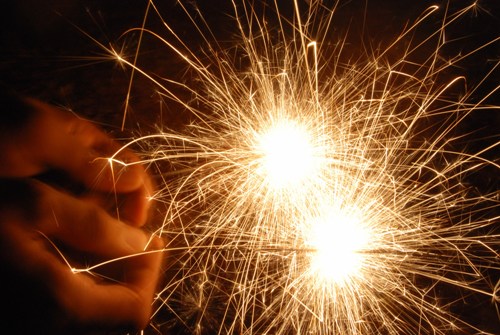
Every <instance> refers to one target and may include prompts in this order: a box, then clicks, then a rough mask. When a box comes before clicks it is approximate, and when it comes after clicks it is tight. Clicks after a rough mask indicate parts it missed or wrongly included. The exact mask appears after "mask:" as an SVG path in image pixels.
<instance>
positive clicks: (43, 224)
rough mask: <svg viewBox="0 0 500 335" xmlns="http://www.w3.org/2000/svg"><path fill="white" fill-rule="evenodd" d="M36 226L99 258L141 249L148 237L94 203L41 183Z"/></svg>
mask: <svg viewBox="0 0 500 335" xmlns="http://www.w3.org/2000/svg"><path fill="white" fill-rule="evenodd" d="M34 185H35V187H36V188H37V190H38V196H39V199H40V200H39V206H38V208H39V211H40V213H39V216H40V218H41V219H40V220H39V222H38V223H37V226H38V229H40V231H41V232H43V233H44V234H46V235H47V236H49V237H50V238H54V239H57V240H58V241H60V242H62V243H64V244H65V245H66V246H68V247H70V248H72V249H76V250H80V251H85V252H87V253H90V254H92V255H95V256H99V257H105V258H109V257H121V256H125V255H129V254H132V253H137V252H140V251H143V250H144V248H145V247H146V244H147V241H148V237H147V235H146V233H145V232H144V231H142V230H141V229H139V228H136V227H133V226H130V225H128V224H125V223H124V222H122V221H120V220H117V219H115V218H113V217H112V216H111V215H110V214H108V213H107V212H106V211H105V210H104V209H102V208H101V207H99V206H97V205H96V204H94V203H92V202H90V201H85V200H81V199H78V198H75V197H73V196H71V195H69V194H66V193H64V192H61V191H59V190H56V189H54V188H52V187H50V186H48V185H45V184H43V183H40V182H34Z"/></svg>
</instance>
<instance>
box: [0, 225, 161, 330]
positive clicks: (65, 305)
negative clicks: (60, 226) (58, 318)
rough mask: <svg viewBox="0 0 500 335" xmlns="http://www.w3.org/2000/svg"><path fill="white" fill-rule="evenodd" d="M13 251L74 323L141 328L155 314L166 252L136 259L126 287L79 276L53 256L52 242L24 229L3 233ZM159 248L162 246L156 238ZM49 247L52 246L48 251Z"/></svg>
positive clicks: (130, 265)
mask: <svg viewBox="0 0 500 335" xmlns="http://www.w3.org/2000/svg"><path fill="white" fill-rule="evenodd" d="M2 232H3V233H4V234H6V235H8V236H9V241H10V243H8V244H9V247H10V248H11V251H12V252H13V253H14V254H15V255H17V256H19V258H20V259H22V260H23V263H22V264H19V267H20V268H22V269H23V271H24V272H25V273H28V274H29V275H30V276H38V277H39V278H40V280H41V282H43V283H45V284H46V286H47V289H48V290H49V291H51V292H52V293H53V295H54V297H55V299H56V301H57V302H58V303H59V305H60V307H61V309H62V311H64V314H65V315H66V317H68V318H69V321H71V322H72V323H77V324H82V325H87V326H88V325H103V326H106V327H113V326H120V327H122V326H131V327H133V328H135V329H142V328H143V327H145V325H146V324H147V322H148V320H149V318H150V315H151V303H152V300H153V295H154V291H155V288H156V284H157V281H158V275H159V271H160V264H161V258H162V254H161V252H159V251H158V252H150V253H145V254H143V255H139V256H136V257H134V258H131V259H130V260H129V261H127V262H129V263H128V264H126V265H127V266H126V270H127V273H126V275H127V277H129V278H131V279H129V280H126V281H124V282H121V283H117V282H115V283H112V282H110V281H103V280H100V279H99V278H98V277H96V276H94V275H93V274H92V273H90V272H78V271H75V270H73V269H72V268H71V267H70V266H69V264H66V263H65V262H64V261H63V257H62V256H61V255H59V254H58V253H56V252H54V250H53V249H51V247H50V243H47V239H46V238H45V237H44V236H43V235H40V234H39V233H37V232H35V231H33V230H32V229H26V226H23V225H17V224H15V225H11V226H9V227H8V228H7V229H5V230H3V231H2ZM153 245H154V247H159V248H161V247H162V244H161V242H158V240H155V242H154V243H153ZM48 246H49V247H48Z"/></svg>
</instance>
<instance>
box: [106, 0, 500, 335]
mask: <svg viewBox="0 0 500 335" xmlns="http://www.w3.org/2000/svg"><path fill="white" fill-rule="evenodd" d="M179 6H181V8H182V9H183V10H184V11H185V13H186V15H187V18H188V19H189V20H190V22H191V23H192V24H193V29H194V30H195V31H197V32H198V33H199V34H200V37H201V39H202V41H204V42H205V43H206V48H205V49H203V50H204V51H203V50H202V52H200V51H199V50H198V48H197V47H196V46H190V45H189V43H188V42H186V41H184V40H183V38H182V37H181V35H180V34H178V33H177V32H176V31H175V29H173V28H172V27H171V26H170V25H169V23H168V22H166V21H165V20H163V18H162V14H161V11H160V9H159V8H158V7H157V6H156V4H155V2H154V1H150V2H149V6H148V10H147V12H146V16H145V19H144V23H143V26H142V27H141V28H139V29H138V30H139V31H140V33H141V39H142V38H144V36H146V35H148V36H152V37H154V38H156V39H157V40H159V41H160V42H162V43H163V44H164V45H165V47H166V49H167V50H170V51H172V52H173V53H174V54H176V55H177V56H178V57H179V58H180V59H182V60H183V61H184V62H185V64H186V66H187V67H188V68H189V71H190V73H192V75H193V76H195V80H194V84H192V83H184V82H180V81H176V80H175V78H174V79H171V78H170V79H166V80H164V79H161V76H158V75H155V74H152V73H148V72H147V71H145V70H143V69H141V68H140V67H138V66H137V64H138V63H137V59H134V60H133V61H129V60H127V59H126V57H123V56H118V54H117V53H116V52H115V51H114V50H113V49H107V50H108V52H109V53H110V55H114V57H115V58H116V59H117V60H119V61H120V62H121V63H123V64H126V65H128V66H130V67H131V68H132V70H133V71H134V73H135V74H136V75H137V74H142V75H143V76H145V77H146V78H148V79H149V80H150V81H151V82H152V83H154V84H155V85H157V87H158V92H159V93H160V95H161V96H162V97H164V98H165V99H170V100H172V101H174V102H175V103H178V104H180V105H181V106H182V107H183V108H184V109H185V113H189V114H190V115H191V116H193V121H192V122H191V123H190V124H189V125H188V126H187V127H186V128H184V129H182V130H181V131H178V132H174V131H164V130H159V131H158V132H157V133H155V134H151V135H145V136H142V137H138V138H136V139H135V140H133V141H130V143H128V144H127V147H129V146H130V147H140V148H141V151H142V154H143V156H144V159H143V161H141V162H137V163H134V164H149V166H150V169H151V171H154V172H155V174H156V175H157V177H158V181H159V182H158V190H157V192H156V193H155V194H154V195H153V196H152V197H151V199H152V201H155V202H156V203H157V204H158V205H159V206H160V207H159V208H161V215H162V217H163V219H162V222H161V224H160V225H159V227H158V229H157V230H156V231H155V233H157V234H160V235H167V236H168V238H169V240H170V242H169V243H170V244H169V245H168V246H167V247H166V250H167V251H168V253H169V254H170V255H171V256H170V258H171V259H172V260H173V262H171V263H169V264H170V265H169V268H168V269H166V271H165V273H166V280H165V283H164V287H162V288H161V289H160V290H159V292H158V294H157V297H156V306H157V309H156V311H155V313H154V316H153V318H152V325H153V326H154V328H155V329H158V331H167V330H172V329H173V330H174V331H178V332H183V331H184V332H186V333H194V334H202V333H203V334H235V333H238V334H376V333H384V334H448V333H450V332H451V333H453V332H458V333H460V332H465V333H470V332H472V331H475V332H481V331H483V330H481V329H478V328H477V326H475V325H472V324H470V323H469V322H468V321H466V320H461V319H460V317H459V315H456V314H454V313H453V312H452V311H453V308H454V306H456V305H457V304H460V301H457V299H462V298H463V299H466V296H465V295H467V294H480V295H484V296H486V297H488V298H489V299H490V300H491V302H492V308H494V307H493V305H495V306H496V308H498V300H499V298H498V295H499V290H498V278H496V279H495V278H494V275H495V274H498V271H500V266H499V254H498V250H499V249H500V235H499V231H498V227H497V226H498V221H499V219H500V217H499V216H498V214H496V213H497V211H498V208H499V206H498V201H499V198H498V190H493V191H491V192H489V193H488V192H477V191H475V190H474V189H473V188H471V187H468V186H467V185H466V183H467V180H468V178H469V176H470V175H471V174H474V173H476V171H480V170H481V169H484V168H489V169H493V170H494V171H497V173H498V170H499V169H500V167H499V165H498V163H497V162H495V161H491V160H489V159H487V158H486V157H487V155H489V154H490V153H491V152H493V151H494V150H498V147H499V141H498V140H497V137H498V136H497V137H496V138H495V141H493V142H492V144H491V145H489V146H486V147H484V148H482V149H478V150H476V151H475V152H465V151H464V150H462V151H461V150H457V149H455V146H456V145H457V144H458V143H459V142H460V140H461V136H457V135H455V132H456V129H457V128H458V127H459V126H460V125H461V124H463V123H464V122H466V120H467V118H468V117H469V116H470V115H471V114H472V113H478V112H498V109H499V107H498V106H491V105H488V104H487V101H489V99H490V98H491V97H492V96H493V94H494V93H495V92H497V91H498V88H499V87H498V86H496V87H495V88H493V89H491V90H489V91H488V92H486V93H484V94H482V95H481V97H480V98H479V99H478V100H477V101H472V99H471V97H472V96H473V94H476V93H478V90H479V88H478V87H480V86H481V85H483V84H484V81H483V80H482V81H481V82H480V83H479V86H478V87H473V88H469V87H466V85H465V83H467V79H466V78H465V77H463V76H456V77H454V78H447V79H444V78H445V77H446V76H445V74H446V72H447V71H448V70H450V69H451V68H452V67H454V66H456V65H459V64H460V62H461V61H463V60H464V59H466V58H467V57H470V56H471V55H474V54H475V53H477V52H479V51H481V50H482V48H486V47H487V46H488V45H492V44H494V43H497V44H498V41H499V40H500V38H495V39H493V40H492V41H490V42H487V43H485V44H483V45H482V46H480V47H478V48H476V49H474V50H472V51H468V52H465V53H464V54H462V55H458V56H456V57H454V58H452V59H451V60H443V59H441V54H440V53H441V50H442V48H443V47H444V46H446V45H447V44H448V43H451V42H450V41H448V40H447V35H446V32H447V29H448V27H449V26H450V25H452V24H456V23H457V21H459V20H460V19H461V18H463V16H464V15H466V14H467V13H469V12H471V11H474V10H476V9H477V4H476V3H473V4H471V5H469V6H466V7H464V8H462V9H459V10H456V11H451V10H447V9H445V10H443V9H442V8H440V7H438V6H431V7H429V8H428V9H427V10H425V11H424V12H423V13H422V14H421V15H420V16H419V17H418V18H417V19H416V20H415V21H414V23H410V24H408V25H407V26H406V27H405V28H404V29H403V31H402V32H401V33H399V34H398V35H397V36H394V38H393V41H392V42H389V44H388V46H387V47H386V48H383V49H382V50H377V51H366V53H365V54H364V57H363V58H359V59H356V60H351V61H348V62H342V61H340V57H336V56H337V55H340V54H342V53H343V50H344V48H345V47H346V43H347V41H348V39H347V35H346V36H344V37H338V39H339V41H340V44H338V45H337V46H335V45H332V46H328V45H327V44H328V36H330V35H329V31H330V30H331V29H332V27H333V26H334V24H335V20H334V15H335V10H336V8H337V2H335V4H334V5H332V7H330V8H329V7H328V6H326V5H325V4H324V3H322V2H321V1H309V5H307V7H306V5H305V4H304V3H302V2H299V1H294V2H293V11H292V12H293V13H294V14H293V16H292V17H285V16H284V15H282V14H281V11H282V8H281V7H280V5H279V4H278V2H275V4H274V5H273V6H271V7H266V6H264V7H265V9H266V11H264V12H265V14H262V13H261V10H262V8H260V7H259V5H258V3H251V2H247V1H233V2H232V8H233V10H234V13H233V17H234V23H235V28H236V29H237V30H238V33H239V40H238V42H237V44H235V45H232V46H229V47H228V46H225V45H224V43H223V42H221V41H219V40H218V39H217V38H216V32H214V31H212V30H211V28H210V25H209V23H208V21H207V20H206V18H204V16H203V12H202V11H201V10H199V8H197V7H196V5H194V9H193V11H191V10H190V8H189V6H188V5H186V4H184V3H182V2H180V3H179ZM273 7H274V10H275V12H273V11H272V10H270V8H273ZM151 15H154V16H157V17H159V18H160V19H162V23H163V26H164V28H165V31H155V30H152V29H150V28H149V27H148V19H149V17H150V16H151ZM437 15H441V24H440V27H439V29H437V30H436V31H434V32H433V33H431V34H429V35H426V36H424V37H423V38H417V34H416V31H417V30H418V29H419V27H421V26H422V25H425V24H426V23H427V22H428V20H429V19H430V18H434V17H436V16H437ZM270 22H274V23H275V25H276V26H271V23H270ZM130 31H134V29H132V30H130ZM429 45H430V46H431V48H430V51H429ZM101 47H104V46H102V45H101ZM367 48H368V46H367ZM105 49H106V48H105ZM398 50H399V52H398V57H397V58H396V59H395V60H391V57H390V56H389V54H391V53H393V52H395V51H398ZM425 50H427V51H425ZM424 51H425V52H424ZM136 55H140V53H139V52H138V53H137V54H136ZM136 57H137V56H136ZM139 57H140V56H139ZM498 65H499V62H498V61H496V62H494V63H493V64H492V66H491V70H490V72H488V73H486V74H485V79H486V78H487V77H488V76H493V75H494V73H495V72H494V71H496V70H497V68H498ZM485 79H484V80H485ZM130 87H132V83H131V86H130ZM460 87H466V88H467V89H468V90H467V91H466V92H465V94H463V95H462V96H460V97H458V98H455V99H452V98H451V97H450V96H449V95H450V92H453V90H454V89H457V88H460ZM179 88H180V89H182V90H185V91H187V92H188V93H189V94H190V97H189V99H185V98H184V97H183V96H180V95H178V94H177V93H175V92H176V91H175V89H179ZM129 93H130V89H129ZM127 96H129V94H128V95H127ZM127 99H128V98H127ZM124 117H125V116H124ZM166 128H168V125H167V126H166ZM118 154H119V153H117V154H116V155H115V156H116V157H119V156H118ZM111 160H112V161H113V162H114V163H115V164H119V161H117V160H116V159H115V158H112V159H111ZM124 164H125V163H124ZM125 165H126V164H125ZM491 274H493V277H491ZM443 292H444V293H443ZM451 292H453V293H451ZM462 295H464V296H463V297H462ZM450 296H453V297H454V298H450ZM165 320H166V321H165ZM163 322H164V323H163ZM484 332H486V330H484Z"/></svg>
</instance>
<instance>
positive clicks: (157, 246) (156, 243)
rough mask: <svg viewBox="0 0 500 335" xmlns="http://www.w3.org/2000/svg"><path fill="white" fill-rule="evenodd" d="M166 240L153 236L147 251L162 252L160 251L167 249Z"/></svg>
mask: <svg viewBox="0 0 500 335" xmlns="http://www.w3.org/2000/svg"><path fill="white" fill-rule="evenodd" d="M165 245H166V243H165V240H164V239H163V238H162V237H160V236H158V235H153V236H151V238H150V242H149V244H148V247H147V249H146V250H147V251H160V250H163V249H165Z"/></svg>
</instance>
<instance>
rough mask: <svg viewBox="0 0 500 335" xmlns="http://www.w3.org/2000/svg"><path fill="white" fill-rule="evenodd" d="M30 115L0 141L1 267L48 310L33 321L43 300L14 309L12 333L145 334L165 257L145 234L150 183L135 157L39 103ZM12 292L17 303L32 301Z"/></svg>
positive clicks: (28, 103)
mask: <svg viewBox="0 0 500 335" xmlns="http://www.w3.org/2000/svg"><path fill="white" fill-rule="evenodd" d="M4 108H5V106H4ZM26 108H28V109H30V113H28V114H29V117H28V120H27V122H25V123H23V125H22V126H21V127H20V128H19V129H3V130H2V133H0V140H1V141H0V150H1V152H2V156H1V164H0V210H1V211H0V242H1V244H0V261H1V264H2V269H3V270H8V271H5V274H4V275H3V278H4V279H5V278H7V280H6V283H8V284H10V285H14V286H18V285H21V283H29V286H33V285H35V286H38V288H39V290H38V289H37V290H36V291H37V292H36V293H37V294H38V293H40V294H41V295H43V298H40V300H39V302H40V304H41V305H42V306H41V308H43V309H44V310H38V308H39V307H35V308H34V310H33V311H31V312H32V313H39V315H38V316H37V315H29V314H28V315H27V314H26V313H27V312H26V309H28V310H29V307H30V305H34V306H36V304H34V302H35V301H37V299H38V298H37V297H30V296H27V297H26V299H28V301H21V303H20V304H18V305H19V306H17V305H16V301H11V302H10V303H9V307H10V308H11V311H10V312H8V313H7V314H8V319H7V320H6V322H7V324H9V322H15V323H16V324H11V325H10V326H11V327H13V328H14V329H16V327H19V329H21V330H22V331H25V330H26V329H30V330H32V329H34V330H36V331H37V333H43V332H44V330H42V329H45V331H47V332H48V331H50V332H51V333H54V332H58V331H59V332H67V331H68V330H69V329H71V330H72V331H73V332H75V331H76V330H98V329H104V330H111V329H118V328H123V329H131V328H132V329H142V328H143V327H145V326H146V324H147V323H148V321H149V318H150V314H151V303H152V300H153V294H154V292H155V288H156V284H157V280H158V276H159V269H160V263H161V259H162V256H161V255H162V252H161V250H160V249H161V248H162V247H163V242H162V241H161V239H159V238H157V237H154V238H149V235H147V234H146V232H145V231H144V230H143V229H141V227H142V226H143V225H144V224H145V222H146V220H147V212H148V208H149V201H148V196H150V195H151V193H152V192H153V188H152V183H151V180H150V178H149V177H148V175H147V173H146V172H145V170H144V168H143V167H142V166H141V165H140V164H138V158H137V156H135V155H134V154H133V153H132V152H130V151H129V150H119V149H120V146H119V145H118V144H117V143H116V142H115V141H113V140H111V139H110V138H109V137H108V136H107V135H106V134H105V133H104V132H102V131H101V130H100V129H99V128H97V127H95V126H94V125H93V124H91V123H90V122H88V121H85V120H82V119H80V118H78V117H76V116H75V115H72V114H71V113H68V112H65V111H62V110H59V109H57V108H55V107H52V106H49V105H47V104H44V103H41V102H39V101H36V100H26ZM116 152H119V154H118V155H117V156H115V157H113V159H112V160H110V159H109V158H110V157H112V156H113V154H114V153H116ZM117 259H120V260H117ZM108 260H115V261H113V262H111V263H109V265H106V266H104V265H103V266H99V267H97V268H93V267H92V268H90V269H89V268H88V266H89V263H90V264H101V263H106V262H107V261H108ZM75 269H80V271H78V270H77V271H75ZM86 269H87V270H88V271H87V270H86ZM90 270H92V271H90ZM7 272H8V273H7ZM9 281H10V282H9ZM3 289H4V290H5V287H3ZM11 289H12V287H11V288H8V290H9V291H8V292H7V295H8V297H9V298H10V299H18V297H19V296H22V295H23V294H24V293H25V292H30V294H31V290H30V289H31V287H14V288H13V289H14V290H12V292H11ZM11 293H12V294H11ZM44 299H46V301H45V300H44ZM12 305H14V306H16V307H19V309H20V310H19V311H16V310H15V308H14V309H13V310H12ZM46 309H49V310H46ZM28 313H29V311H28ZM40 315H43V317H42V318H40ZM32 317H34V318H33V319H32ZM18 319H19V320H18ZM32 320H36V321H32ZM30 323H33V324H30ZM4 324H5V323H4ZM7 328H9V327H7ZM10 329H12V328H10Z"/></svg>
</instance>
